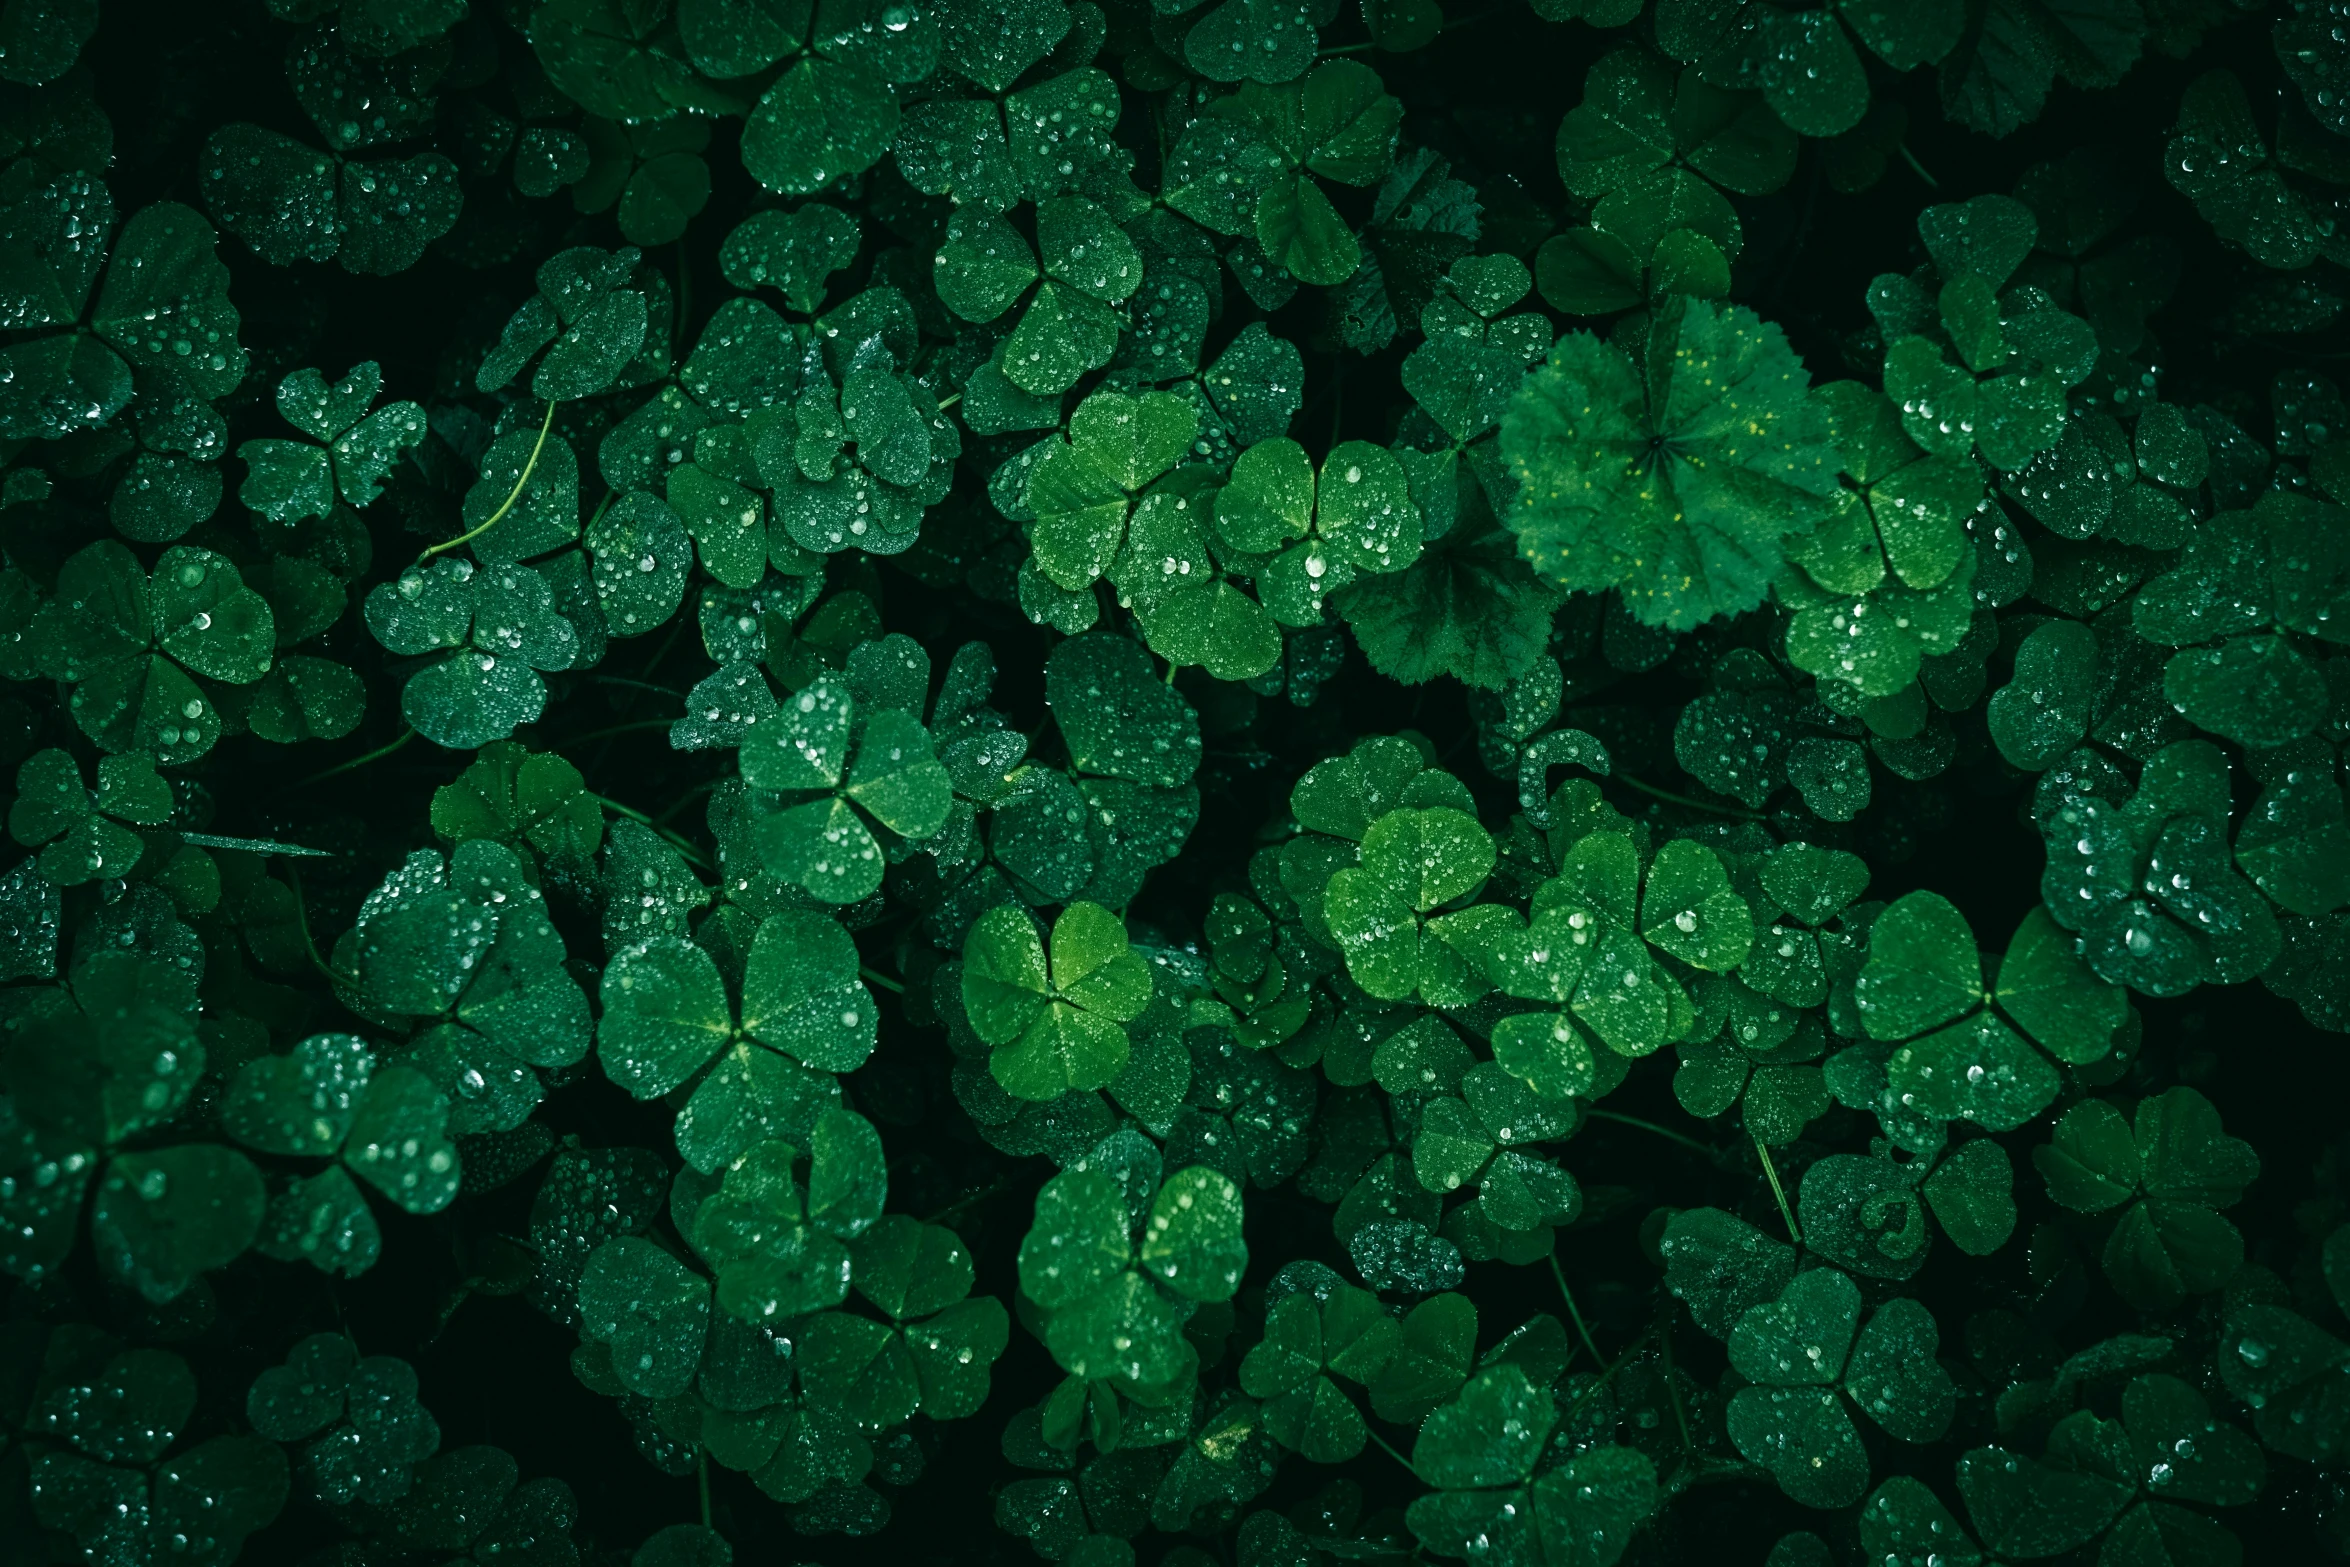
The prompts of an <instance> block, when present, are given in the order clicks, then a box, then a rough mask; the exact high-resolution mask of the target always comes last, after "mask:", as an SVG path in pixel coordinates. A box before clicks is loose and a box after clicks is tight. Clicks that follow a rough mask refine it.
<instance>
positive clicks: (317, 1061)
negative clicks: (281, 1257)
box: [220, 1034, 463, 1272]
mask: <svg viewBox="0 0 2350 1567" xmlns="http://www.w3.org/2000/svg"><path fill="white" fill-rule="evenodd" d="M448 1116H449V1100H448V1097H447V1096H446V1095H445V1094H443V1093H442V1092H441V1091H440V1089H438V1088H436V1087H435V1086H434V1085H433V1083H432V1081H431V1079H429V1078H427V1077H426V1076H425V1075H424V1074H423V1073H422V1072H419V1071H417V1070H416V1069H415V1068H414V1067H409V1066H402V1065H398V1064H388V1065H379V1064H378V1062H377V1061H376V1058H375V1053H374V1052H373V1051H372V1050H370V1049H369V1048H368V1047H367V1044H366V1042H365V1041H364V1040H362V1039H360V1038H359V1037H358V1036H357V1035H354V1034H313V1035H311V1036H310V1037H309V1038H308V1039H305V1040H303V1041H302V1042H301V1043H300V1044H297V1045H296V1046H294V1048H293V1050H292V1051H291V1052H290V1053H289V1054H286V1055H282V1056H263V1057H261V1058H259V1059H258V1060H253V1061H248V1062H246V1063H245V1065H244V1066H242V1067H241V1068H239V1069H238V1071H237V1075H236V1077H235V1078H234V1079H232V1080H231V1081H230V1083H229V1087H228V1092H227V1094H226V1095H225V1096H224V1097H223V1099H222V1101H221V1110H220V1119H221V1127H222V1129H223V1130H224V1131H226V1132H227V1133H228V1134H229V1136H231V1137H233V1138H235V1139H236V1140H237V1141H238V1142H240V1143H242V1144H244V1145H245V1146H246V1147H248V1148H251V1149H254V1150H255V1151H257V1152H260V1153H267V1154H279V1155H284V1156H290V1157H299V1158H313V1159H335V1158H339V1159H340V1160H341V1161H342V1163H343V1164H344V1165H345V1166H346V1167H348V1168H349V1169H350V1170H351V1172H352V1173H353V1174H355V1175H357V1176H358V1177H359V1178H360V1179H362V1180H364V1181H366V1182H367V1183H368V1184H369V1185H371V1186H374V1187H375V1188H376V1189H377V1190H379V1191H381V1192H382V1193H383V1194H384V1195H385V1196H386V1197H389V1198H391V1199H392V1201H394V1202H396V1203H398V1204H399V1205H400V1206H401V1207H402V1208H404V1209H406V1210H407V1211H408V1212H410V1213H438V1212H440V1211H441V1210H442V1209H443V1208H446V1207H447V1206H448V1205H449V1204H450V1203H451V1202H452V1201H454V1200H455V1199H456V1196H457V1188H458V1185H459V1183H460V1182H461V1180H462V1179H463V1170H462V1168H461V1166H460V1164H459V1161H458V1157H457V1148H456V1145H455V1144H454V1143H452V1142H451V1141H449V1139H448V1137H447V1135H446V1134H445V1131H444V1128H445V1126H446V1124H447V1121H448ZM354 1244H355V1245H357V1246H359V1247H361V1248H363V1249H371V1248H367V1243H366V1242H365V1241H358V1242H355V1243H354ZM311 1260H313V1261H316V1262H318V1264H319V1266H321V1267H322V1268H324V1267H329V1266H331V1265H332V1263H333V1260H334V1259H333V1258H332V1257H331V1256H329V1257H326V1258H321V1257H318V1256H316V1255H315V1252H313V1255H312V1257H311ZM351 1271H354V1272H356V1271H358V1270H356V1269H353V1270H351Z"/></svg>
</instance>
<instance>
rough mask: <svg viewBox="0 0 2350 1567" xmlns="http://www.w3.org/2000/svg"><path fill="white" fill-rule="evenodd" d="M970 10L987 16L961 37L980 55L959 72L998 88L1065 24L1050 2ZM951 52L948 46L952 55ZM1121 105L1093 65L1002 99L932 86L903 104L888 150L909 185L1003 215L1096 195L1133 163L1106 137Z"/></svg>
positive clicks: (1047, 45) (964, 207)
mask: <svg viewBox="0 0 2350 1567" xmlns="http://www.w3.org/2000/svg"><path fill="white" fill-rule="evenodd" d="M977 14H980V15H984V18H985V19H984V21H982V22H980V23H979V24H978V25H976V26H973V27H971V28H969V31H968V33H967V35H966V36H967V38H968V40H969V44H970V45H971V46H972V52H973V53H977V52H978V51H980V50H984V51H986V52H987V56H988V57H987V58H984V59H970V60H969V63H967V64H965V63H958V64H957V69H959V70H961V71H963V73H964V75H966V76H967V77H969V78H970V80H971V81H973V82H975V83H977V84H978V85H979V86H980V87H982V88H984V89H986V90H987V91H988V92H990V93H1002V92H1003V90H1004V89H1005V88H1006V87H1009V86H1010V85H1011V84H1012V83H1013V81H1015V80H1016V79H1018V77H1019V76H1020V74H1021V72H1022V71H1023V70H1025V69H1026V67H1028V66H1029V65H1032V64H1034V63H1035V61H1036V59H1037V58H1038V57H1041V55H1042V54H1043V52H1044V51H1045V50H1047V49H1050V48H1051V43H1050V42H1049V41H1048V40H1049V39H1057V38H1059V37H1060V36H1061V35H1062V34H1065V33H1066V32H1067V30H1068V26H1069V23H1068V16H1067V13H1066V12H1059V11H1054V10H1053V9H1052V8H1051V7H1050V6H1037V7H1032V8H1028V9H1026V10H1024V11H1022V12H1021V13H1019V14H1018V15H1016V16H1011V17H1007V16H1006V15H1005V14H1004V12H1003V11H1002V10H1000V9H998V10H995V11H989V12H984V13H977ZM1040 45H1041V46H1042V47H1039V46H1040ZM1031 50H1033V51H1035V53H1033V54H1032V53H1030V51H1031ZM955 53H956V51H955V50H954V49H953V48H952V47H951V46H950V48H949V57H950V59H951V58H953V56H954V55H955ZM1121 106H1122V105H1121V100H1120V96H1119V92H1118V84H1117V82H1116V81H1115V80H1113V79H1112V78H1111V76H1110V75H1109V73H1108V72H1106V71H1103V70H1101V69H1099V68H1098V67H1094V66H1085V67H1082V68H1080V69H1078V70H1074V71H1070V72H1067V73H1065V74H1063V75H1060V76H1055V77H1050V78H1048V79H1046V80H1044V81H1041V82H1038V83H1037V84H1036V85H1035V86H1033V87H1029V88H1027V89H1025V90H1024V91H1021V92H1016V93H1012V94H1010V95H1008V96H1005V97H1002V98H1000V99H987V98H962V97H957V96H955V95H953V94H952V93H951V92H948V93H940V94H939V95H938V96H936V97H933V98H927V99H925V100H924V101H922V102H921V103H918V104H914V105H912V106H911V107H909V108H908V109H907V110H906V118H905V126H904V129H903V130H901V131H900V132H899V134H898V137H897V140H896V142H895V143H894V144H893V145H892V148H891V151H892V152H893V153H894V154H895V156H896V161H897V166H898V171H899V172H900V173H901V174H903V175H905V177H906V182H907V183H908V184H910V185H912V186H913V187H914V188H915V189H916V190H919V191H922V192H923V193H925V194H926V195H932V196H952V197H953V198H954V200H955V205H956V207H957V208H958V209H959V210H961V211H965V212H971V211H977V212H990V213H993V212H1004V211H1008V210H1009V209H1010V208H1012V207H1013V206H1014V205H1016V204H1017V203H1019V202H1020V201H1022V200H1023V199H1025V200H1028V201H1036V202H1041V201H1045V200H1047V199H1049V198H1051V197H1054V196H1058V195H1062V194H1065V193H1068V192H1071V191H1094V192H1099V191H1100V190H1101V188H1102V186H1103V185H1104V184H1106V183H1107V182H1108V181H1109V179H1110V177H1112V176H1114V175H1117V174H1122V173H1123V172H1124V171H1125V169H1127V168H1128V167H1131V165H1132V161H1133V154H1131V153H1129V152H1127V151H1126V150H1125V149H1124V148H1123V147H1121V146H1120V145H1119V144H1118V142H1117V140H1116V138H1115V137H1114V135H1113V134H1112V133H1113V132H1114V131H1115V130H1116V128H1117V123H1118V115H1119V111H1120V108H1121Z"/></svg>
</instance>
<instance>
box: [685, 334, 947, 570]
mask: <svg viewBox="0 0 2350 1567" xmlns="http://www.w3.org/2000/svg"><path fill="white" fill-rule="evenodd" d="M716 444H717V442H716V436H715V434H714V433H711V434H705V435H704V436H703V437H702V439H701V441H700V442H699V443H698V446H697V451H696V463H697V466H696V467H695V468H694V469H692V470H691V472H692V474H693V476H694V477H695V478H696V479H698V480H700V484H699V486H698V488H697V489H696V490H694V491H693V492H691V493H689V492H687V491H686V490H685V489H684V488H683V487H681V486H680V484H679V482H678V481H679V479H680V478H683V477H685V476H686V472H687V471H686V470H679V471H678V472H677V473H675V474H673V475H672V476H671V478H670V481H669V483H670V498H671V501H672V503H673V504H675V505H677V506H678V507H679V508H680V509H681V510H682V511H684V512H685V514H686V517H687V525H688V530H689V531H690V532H692V533H693V534H694V535H695V536H696V537H697V538H704V537H706V536H707V534H708V533H709V532H710V531H711V529H710V526H709V525H707V524H705V525H704V526H700V527H697V526H695V525H694V524H695V521H696V518H697V517H698V516H701V515H706V514H708V513H711V512H714V511H719V510H722V509H724V508H725V507H726V506H727V505H729V504H739V502H738V501H735V500H734V498H733V497H734V496H736V495H739V491H730V490H729V488H728V486H729V484H730V482H731V481H729V480H728V479H727V478H726V477H725V476H724V473H723V469H724V466H725V463H724V456H723V452H719V453H714V454H711V455H709V456H705V453H706V452H708V451H709V449H710V448H711V447H713V446H714V445H716ZM749 446H750V457H751V461H752V463H753V464H754V465H755V467H756V470H757V481H758V482H760V483H763V484H764V485H765V487H766V488H768V489H770V490H772V491H773V492H774V494H775V507H776V517H777V520H778V521H779V522H781V523H782V525H783V527H784V529H785V530H786V531H787V532H788V533H789V534H790V536H791V540H792V542H793V543H795V544H797V545H798V546H799V547H800V548H802V549H804V550H810V551H813V552H814V553H816V554H818V555H829V554H835V553H838V552H839V551H841V550H847V549H861V550H863V551H865V552H866V553H867V554H870V555H895V554H898V553H900V552H902V551H904V550H905V549H906V548H907V547H908V546H909V545H911V544H912V543H913V542H914V538H915V535H916V533H917V532H918V531H919V530H920V528H921V525H922V511H923V508H924V507H926V506H931V505H935V504H936V503H937V502H939V501H941V500H943V499H945V498H946V493H947V489H948V486H949V484H950V483H951V481H952V477H953V473H954V463H955V458H956V457H957V456H958V455H960V454H961V451H962V444H961V441H960V439H959V438H958V436H957V435H956V432H955V426H954V424H953V423H952V421H950V420H948V419H947V418H946V417H945V416H944V415H942V414H941V413H940V412H939V410H938V404H937V402H936V401H935V400H934V399H933V397H932V396H931V394H930V392H929V391H928V390H927V389H926V388H925V387H924V386H923V385H922V383H921V382H920V381H918V380H915V379H914V378H913V377H911V376H906V375H901V374H899V373H897V372H896V371H895V370H894V369H893V368H891V366H890V365H889V363H888V361H887V357H886V356H885V355H860V357H859V360H858V362H856V363H855V364H853V365H852V366H851V367H850V368H849V369H848V371H847V372H846V373H845V374H844V375H843V376H842V377H841V381H840V386H839V389H838V391H837V392H836V391H835V390H834V387H833V385H832V383H831V381H829V380H828V379H826V378H825V377H824V376H823V375H821V374H811V375H810V377H809V379H808V381H807V383H806V384H805V385H804V386H803V387H802V388H801V390H800V394H799V397H798V400H797V401H796V402H794V403H793V404H792V405H791V408H790V410H789V412H788V416H786V414H785V412H784V410H781V409H778V410H777V411H776V412H775V413H774V414H773V415H769V416H764V417H761V418H759V419H758V420H757V421H756V426H755V433H752V434H751V435H750V437H749ZM713 468H715V469H716V470H718V471H717V472H716V473H715V475H714V476H712V477H707V478H705V477H703V476H704V475H705V474H711V473H712V470H713ZM722 496H723V497H727V499H725V500H721V499H720V497H722ZM754 543H755V541H754ZM704 548H705V551H707V549H708V545H707V544H705V546H704ZM772 548H773V547H772V545H771V546H770V552H771V553H772Z"/></svg>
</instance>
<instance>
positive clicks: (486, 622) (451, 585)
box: [366, 557, 579, 751]
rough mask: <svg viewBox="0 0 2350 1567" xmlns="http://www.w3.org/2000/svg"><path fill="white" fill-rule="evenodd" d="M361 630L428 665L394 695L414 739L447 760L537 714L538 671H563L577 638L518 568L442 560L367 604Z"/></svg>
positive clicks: (535, 580)
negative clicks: (442, 751)
mask: <svg viewBox="0 0 2350 1567" xmlns="http://www.w3.org/2000/svg"><path fill="white" fill-rule="evenodd" d="M366 612H367V628H368V630H370V631H372V632H373V633H374V634H375V639H376V640H377V641H378V642H380V643H382V644H383V645H384V647H385V649H386V650H387V651H389V652H392V653H395V654H398V655H400V656H402V657H405V658H429V659H430V660H431V662H428V663H424V664H422V665H420V666H418V667H417V668H416V670H415V672H414V673H413V674H411V675H410V676H409V677H408V683H407V684H406V685H405V686H404V687H402V689H401V692H400V713H401V716H402V717H404V718H405V719H407V721H408V722H409V724H410V725H412V726H413V727H414V728H415V730H416V732H417V733H419V734H421V735H423V736H424V737H425V738H427V739H429V740H431V741H433V742H434V743H435V744H437V745H445V746H447V747H448V748H449V749H451V750H453V751H470V750H474V749H477V748H478V747H481V746H485V745H488V744H490V743H491V742H492V741H496V740H503V739H505V738H506V737H507V736H508V735H511V734H512V733H513V732H514V731H515V730H516V729H518V728H520V727H521V726H522V725H524V724H527V723H531V722H534V721H535V720H536V719H537V718H538V716H539V714H540V713H541V712H542V711H544V710H545V708H546V705H547V683H546V681H545V680H544V679H542V678H540V673H539V672H540V671H541V670H557V669H568V668H570V667H571V663H572V660H573V659H574V658H575V657H576V656H577V654H578V649H579V638H578V635H577V633H576V632H574V631H573V629H572V626H571V623H570V622H569V621H567V620H565V619H564V618H563V617H562V615H561V614H559V613H558V612H557V611H556V608H555V597H554V593H553V591H552V590H551V589H550V588H549V587H548V586H547V581H546V579H545V578H544V577H542V576H540V575H539V574H538V573H537V572H535V571H533V570H531V569H530V568H529V567H526V566H515V565H495V566H481V567H477V566H475V565H473V564H472V563H471V562H470V561H461V560H452V559H449V558H447V557H442V558H441V559H438V560H435V561H434V562H433V563H432V564H431V565H430V566H411V567H409V568H408V569H407V570H406V571H404V572H402V573H401V574H400V576H399V577H398V578H397V579H396V580H395V581H391V582H384V583H378V584H377V585H376V586H375V587H374V588H372V589H370V590H369V592H368V595H367V604H366Z"/></svg>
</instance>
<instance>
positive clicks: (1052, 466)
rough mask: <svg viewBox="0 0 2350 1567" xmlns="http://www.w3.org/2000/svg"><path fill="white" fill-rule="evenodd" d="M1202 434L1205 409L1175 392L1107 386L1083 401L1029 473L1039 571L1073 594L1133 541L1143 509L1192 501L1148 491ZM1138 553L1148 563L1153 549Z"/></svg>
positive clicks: (1029, 500) (1028, 498) (1028, 495)
mask: <svg viewBox="0 0 2350 1567" xmlns="http://www.w3.org/2000/svg"><path fill="white" fill-rule="evenodd" d="M1198 434H1199V415H1198V414H1197V412H1195V411H1194V410H1193V408H1192V407H1191V405H1190V404H1189V403H1187V402H1185V401H1184V400H1183V399H1182V398H1180V397H1178V396H1176V395H1175V394H1174V393H1172V392H1145V393H1143V394H1142V395H1140V396H1139V397H1129V396H1127V395H1125V394H1124V393H1121V392H1109V391H1102V392H1096V393H1094V394H1093V395H1092V396H1091V397H1088V398H1087V399H1086V400H1085V401H1084V402H1082V403H1079V404H1078V405H1077V411H1076V412H1075V413H1073V414H1071V415H1070V416H1069V434H1068V438H1067V439H1066V440H1064V441H1055V442H1052V443H1051V444H1049V445H1048V446H1046V448H1045V450H1044V455H1043V456H1042V457H1041V458H1039V459H1038V460H1037V462H1036V464H1035V466H1034V467H1032V468H1031V469H1029V471H1028V480H1027V487H1026V490H1025V500H1026V504H1027V508H1028V510H1029V512H1030V513H1031V514H1032V515H1033V516H1034V517H1035V519H1036V520H1035V521H1034V522H1033V523H1032V524H1031V525H1030V538H1031V540H1032V542H1033V545H1034V548H1035V555H1034V556H1033V560H1034V563H1035V568H1036V570H1037V571H1038V572H1040V573H1042V574H1043V575H1044V576H1045V578H1046V579H1048V580H1049V581H1050V582H1051V583H1052V584H1053V586H1055V587H1057V588H1061V589H1063V590H1065V591H1069V592H1076V591H1079V590H1081V589H1083V588H1086V587H1088V586H1090V585H1091V584H1092V583H1093V582H1094V581H1095V579H1097V578H1099V577H1101V576H1102V575H1104V574H1105V573H1107V572H1108V571H1109V570H1110V569H1111V566H1112V564H1113V562H1115V561H1116V560H1117V559H1118V557H1119V554H1120V552H1121V550H1122V549H1126V548H1127V547H1128V530H1129V520H1130V519H1133V518H1135V517H1136V516H1137V513H1138V512H1139V511H1142V510H1146V509H1151V508H1157V507H1175V508H1182V507H1184V506H1186V505H1188V504H1189V500H1188V497H1186V496H1184V495H1181V494H1177V493H1174V492H1173V490H1172V489H1171V488H1170V489H1168V490H1166V491H1153V492H1152V493H1151V494H1149V495H1145V494H1144V492H1145V491H1146V490H1150V489H1151V486H1152V482H1153V481H1154V480H1156V479H1158V478H1159V477H1160V475H1162V474H1164V473H1166V472H1167V470H1168V469H1170V468H1173V467H1174V466H1175V465H1176V464H1177V463H1179V462H1181V461H1183V459H1184V457H1185V455H1186V454H1187V453H1189V451H1190V450H1191V443H1192V439H1193V437H1195V436H1196V435H1198ZM1162 496H1163V498H1162ZM1137 497H1141V504H1140V506H1139V507H1138V506H1137V504H1136V500H1137ZM1136 554H1137V556H1138V558H1139V559H1141V560H1142V561H1143V562H1144V563H1145V564H1146V565H1147V564H1149V563H1150V559H1151V557H1150V556H1149V555H1148V554H1147V553H1144V552H1141V551H1137V552H1136Z"/></svg>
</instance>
